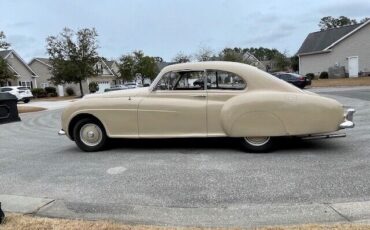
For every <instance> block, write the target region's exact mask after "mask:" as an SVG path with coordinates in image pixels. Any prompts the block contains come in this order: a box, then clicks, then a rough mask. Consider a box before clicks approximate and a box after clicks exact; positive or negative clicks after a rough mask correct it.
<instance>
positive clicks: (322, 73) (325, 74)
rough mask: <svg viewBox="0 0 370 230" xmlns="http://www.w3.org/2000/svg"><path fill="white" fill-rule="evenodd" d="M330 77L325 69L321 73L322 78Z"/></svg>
mask: <svg viewBox="0 0 370 230" xmlns="http://www.w3.org/2000/svg"><path fill="white" fill-rule="evenodd" d="M328 78H329V74H328V72H326V71H323V72H321V73H320V79H328Z"/></svg>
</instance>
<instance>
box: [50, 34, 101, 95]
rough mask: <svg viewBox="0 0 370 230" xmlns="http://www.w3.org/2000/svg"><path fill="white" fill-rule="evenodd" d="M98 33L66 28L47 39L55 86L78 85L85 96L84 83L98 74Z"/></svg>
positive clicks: (52, 79)
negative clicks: (96, 68) (96, 66)
mask: <svg viewBox="0 0 370 230" xmlns="http://www.w3.org/2000/svg"><path fill="white" fill-rule="evenodd" d="M97 36H98V34H97V32H96V30H95V29H94V28H92V29H89V28H84V29H81V30H79V31H77V32H74V31H73V30H71V29H69V28H64V29H63V31H62V32H61V33H60V34H59V35H57V36H49V37H48V38H47V39H46V42H47V52H48V54H49V59H50V62H51V65H52V66H53V68H52V73H53V77H52V78H51V79H50V81H52V82H53V83H54V84H56V85H58V84H64V83H76V84H79V85H80V91H81V97H82V96H83V95H84V92H83V89H82V81H84V80H86V79H87V78H89V77H91V76H93V75H95V74H96V71H95V69H94V65H95V64H96V62H97V61H98V53H97V49H98V44H97V39H96V38H97Z"/></svg>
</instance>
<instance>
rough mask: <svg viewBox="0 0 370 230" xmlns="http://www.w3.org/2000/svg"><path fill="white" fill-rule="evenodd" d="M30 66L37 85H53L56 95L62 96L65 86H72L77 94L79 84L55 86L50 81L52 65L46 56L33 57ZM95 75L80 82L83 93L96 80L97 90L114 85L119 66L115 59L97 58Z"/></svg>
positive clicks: (101, 90) (100, 90)
mask: <svg viewBox="0 0 370 230" xmlns="http://www.w3.org/2000/svg"><path fill="white" fill-rule="evenodd" d="M28 65H29V66H30V68H31V69H32V70H33V71H34V72H35V73H36V74H37V75H38V76H39V78H38V85H39V87H41V88H45V87H48V86H53V87H57V88H58V95H60V96H63V95H64V94H65V91H66V89H67V88H72V89H73V91H74V92H75V93H76V94H77V95H79V94H80V86H79V84H64V85H62V86H55V85H53V84H52V82H50V80H49V79H50V78H51V77H52V76H53V73H52V65H51V63H50V61H49V59H48V58H33V59H32V60H31V61H30V63H29V64H28ZM94 69H95V70H96V75H94V76H91V77H89V78H88V79H87V80H86V81H83V82H82V89H83V91H84V93H85V94H86V93H89V83H90V82H97V83H98V85H99V92H104V89H106V88H110V87H111V85H115V84H116V81H117V77H118V76H119V68H118V64H117V62H116V61H107V60H105V59H103V58H102V59H99V61H98V62H97V63H96V64H95V65H94Z"/></svg>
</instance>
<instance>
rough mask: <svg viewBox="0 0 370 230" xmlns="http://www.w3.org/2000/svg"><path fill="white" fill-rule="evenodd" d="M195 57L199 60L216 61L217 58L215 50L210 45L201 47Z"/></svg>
mask: <svg viewBox="0 0 370 230" xmlns="http://www.w3.org/2000/svg"><path fill="white" fill-rule="evenodd" d="M195 58H196V59H197V60H198V61H214V60H215V59H216V58H215V55H214V54H213V51H212V50H211V49H210V48H208V47H201V48H200V49H199V50H198V52H197V53H196V54H195Z"/></svg>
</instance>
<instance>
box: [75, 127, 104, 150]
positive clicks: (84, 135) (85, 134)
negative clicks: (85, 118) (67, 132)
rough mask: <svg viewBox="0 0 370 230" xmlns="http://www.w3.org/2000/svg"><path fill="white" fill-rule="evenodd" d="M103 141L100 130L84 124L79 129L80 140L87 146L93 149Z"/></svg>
mask: <svg viewBox="0 0 370 230" xmlns="http://www.w3.org/2000/svg"><path fill="white" fill-rule="evenodd" d="M102 139H103V131H102V130H101V128H100V127H99V126H98V125H96V124H92V123H88V124H84V125H83V126H82V127H81V129H80V140H81V142H82V143H84V144H85V145H87V146H90V147H94V146H97V145H99V144H100V142H101V141H102Z"/></svg>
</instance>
